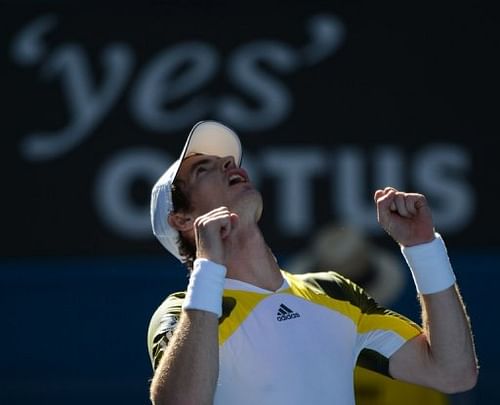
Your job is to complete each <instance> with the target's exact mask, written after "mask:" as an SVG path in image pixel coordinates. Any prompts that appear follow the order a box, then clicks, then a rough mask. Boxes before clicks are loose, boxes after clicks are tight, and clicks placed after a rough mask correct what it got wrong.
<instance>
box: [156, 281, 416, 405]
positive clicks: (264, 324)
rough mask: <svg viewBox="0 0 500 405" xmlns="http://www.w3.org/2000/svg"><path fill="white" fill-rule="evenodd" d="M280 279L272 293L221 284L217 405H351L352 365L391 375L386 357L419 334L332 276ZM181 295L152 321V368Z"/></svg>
mask: <svg viewBox="0 0 500 405" xmlns="http://www.w3.org/2000/svg"><path fill="white" fill-rule="evenodd" d="M283 276H284V278H285V281H284V283H283V285H282V287H281V288H280V289H278V290H277V291H268V290H264V289H261V288H258V287H255V286H253V285H250V284H247V283H244V282H241V281H237V280H232V279H226V281H225V287H224V294H223V304H222V308H223V314H222V316H221V318H220V320H219V361H220V367H219V378H218V382H217V387H216V392H215V399H214V404H231V405H232V404H238V405H246V404H249V405H250V404H252V405H255V404H259V405H265V404H272V405H279V404H287V405H290V404H339V405H352V404H354V388H353V370H354V367H355V365H356V363H358V365H361V366H363V367H366V368H369V369H371V370H374V371H377V372H379V373H382V374H385V375H388V364H389V362H388V360H389V358H390V356H391V355H392V354H393V353H394V352H396V351H397V350H398V349H399V348H400V347H401V346H402V345H403V344H404V343H405V342H406V341H407V340H409V339H411V338H413V337H415V336H417V335H418V334H420V333H421V329H420V327H419V326H418V325H416V324H415V323H413V322H411V321H410V320H408V319H406V318H405V317H403V316H401V315H399V314H396V313H394V312H392V311H389V310H387V309H384V308H381V307H380V306H378V305H377V304H376V302H375V301H374V300H373V299H372V298H371V297H369V296H368V295H367V294H366V293H365V292H364V291H363V290H362V289H361V288H360V287H358V286H357V285H355V284H354V283H352V282H351V281H349V280H347V279H346V278H344V277H342V276H340V275H339V274H337V273H334V272H325V273H309V274H302V275H292V274H289V273H286V272H283ZM184 296H185V293H175V294H172V295H170V296H169V297H168V298H167V299H166V300H165V301H164V302H163V303H162V304H161V305H160V307H159V308H158V309H157V310H156V312H155V313H154V315H153V317H152V319H151V322H150V325H149V330H148V350H149V354H150V357H151V361H152V364H153V368H154V369H155V368H156V367H157V365H158V363H159V360H160V358H161V356H162V354H163V352H164V350H165V347H166V345H167V344H168V341H169V339H170V338H171V336H172V333H173V331H174V329H175V326H176V324H177V322H178V320H179V317H180V313H181V306H182V300H183V299H184Z"/></svg>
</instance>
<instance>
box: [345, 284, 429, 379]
mask: <svg viewBox="0 0 500 405" xmlns="http://www.w3.org/2000/svg"><path fill="white" fill-rule="evenodd" d="M353 289H354V294H355V295H357V299H358V306H359V308H360V310H361V313H360V316H359V319H358V323H357V341H356V352H357V353H359V356H358V365H360V366H361V367H364V368H368V369H370V370H372V371H376V372H378V373H381V374H384V375H387V376H390V374H389V358H390V357H391V356H392V355H393V354H394V353H395V352H396V351H397V350H398V349H399V348H400V347H401V346H403V344H405V343H406V342H407V341H408V340H410V339H413V338H414V337H415V336H418V335H420V334H421V333H422V329H421V327H420V326H419V325H417V324H416V323H415V322H413V321H411V320H410V319H408V318H406V317H405V316H403V315H401V314H398V313H396V312H394V311H391V310H389V309H387V308H384V307H382V306H380V305H379V304H378V303H377V302H376V301H375V300H374V299H373V298H372V297H370V296H369V295H368V294H367V293H366V292H365V291H364V290H363V289H362V288H360V287H358V286H356V285H353Z"/></svg>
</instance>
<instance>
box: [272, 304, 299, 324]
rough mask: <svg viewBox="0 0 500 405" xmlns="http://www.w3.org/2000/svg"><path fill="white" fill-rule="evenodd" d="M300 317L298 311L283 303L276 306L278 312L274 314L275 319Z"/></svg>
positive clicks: (283, 319) (282, 319) (285, 319)
mask: <svg viewBox="0 0 500 405" xmlns="http://www.w3.org/2000/svg"><path fill="white" fill-rule="evenodd" d="M293 318H300V314H299V313H298V312H293V311H292V310H291V309H290V308H288V307H287V306H286V305H285V304H281V305H280V307H279V308H278V313H277V314H276V319H277V320H278V321H280V322H281V321H287V320H288V319H293Z"/></svg>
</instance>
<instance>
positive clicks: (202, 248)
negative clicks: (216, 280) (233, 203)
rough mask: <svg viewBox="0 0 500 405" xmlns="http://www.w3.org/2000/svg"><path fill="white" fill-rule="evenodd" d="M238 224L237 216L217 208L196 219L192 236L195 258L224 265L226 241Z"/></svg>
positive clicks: (225, 209)
mask: <svg viewBox="0 0 500 405" xmlns="http://www.w3.org/2000/svg"><path fill="white" fill-rule="evenodd" d="M237 222H238V215H236V214H235V213H233V212H230V211H229V209H228V208H227V207H219V208H216V209H215V210H212V211H209V212H207V213H206V214H203V215H201V216H199V217H198V218H196V220H195V221H194V235H195V241H196V258H197V259H202V258H203V259H208V260H210V261H212V262H215V263H219V264H222V265H225V264H226V253H227V252H226V245H227V243H226V241H227V239H228V238H229V237H230V235H231V232H232V231H233V230H234V228H235V226H236V225H237Z"/></svg>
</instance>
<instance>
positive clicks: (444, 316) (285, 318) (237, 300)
mask: <svg viewBox="0 0 500 405" xmlns="http://www.w3.org/2000/svg"><path fill="white" fill-rule="evenodd" d="M241 157H242V148H241V144H240V140H239V138H238V136H237V135H236V133H235V132H234V131H233V130H231V129H230V128H228V127H226V126H224V125H222V124H220V123H218V122H214V121H203V122H200V123H197V124H196V125H195V126H194V127H193V129H192V130H191V132H190V134H189V137H188V139H187V141H186V144H185V146H184V149H183V151H182V153H181V156H180V158H179V159H178V160H177V161H176V162H175V163H174V164H173V165H172V166H171V167H170V168H168V170H167V171H166V172H165V173H164V174H163V176H162V177H161V178H160V179H159V180H158V182H157V183H156V185H155V186H154V188H153V191H152V199H151V220H152V227H153V232H154V234H155V235H156V237H157V238H158V240H159V241H160V242H161V243H162V245H163V246H164V247H165V248H166V249H167V250H168V251H169V252H170V253H172V254H173V255H174V256H175V257H177V258H178V259H179V260H181V261H182V262H184V263H185V264H186V265H187V267H188V268H189V271H190V277H189V282H188V285H187V290H186V292H179V293H174V294H171V295H170V296H168V297H167V298H166V299H165V301H164V302H163V303H162V304H161V305H160V307H159V308H158V309H157V310H156V312H155V313H154V315H153V317H152V319H151V322H150V325H149V330H148V349H149V353H150V356H151V361H152V365H153V369H154V376H153V379H152V383H151V400H152V402H153V403H154V404H196V405H199V404H212V403H214V404H230V405H234V404H238V405H244V404H252V405H255V404H259V405H263V404H272V405H279V404H287V405H290V404H340V405H352V404H354V403H355V398H354V389H353V369H354V367H355V365H356V364H359V365H361V366H363V367H366V368H368V369H371V370H374V371H376V372H378V373H381V374H384V375H387V376H390V377H392V378H395V379H399V380H403V381H407V382H411V383H416V384H420V385H424V386H427V387H431V388H434V389H437V390H440V391H443V392H446V393H456V392H460V391H465V390H469V389H471V388H473V387H474V386H475V384H476V381H477V375H478V365H477V358H476V355H475V350H474V345H473V339H472V333H471V327H470V323H469V319H468V316H467V314H466V311H465V308H464V305H463V303H462V299H461V297H460V294H459V292H458V287H457V284H456V278H455V275H454V272H453V269H452V266H451V264H450V261H449V258H448V255H447V252H446V248H445V244H444V242H443V239H442V237H441V236H440V235H439V234H438V233H437V232H436V231H435V229H434V225H433V221H432V216H431V210H430V208H429V206H428V204H427V201H426V198H425V197H424V196H423V195H422V194H416V193H406V192H402V191H398V190H396V189H394V188H392V187H387V188H385V189H383V190H377V191H376V192H375V194H374V201H375V204H376V208H377V217H378V221H379V223H380V225H381V226H382V228H383V229H385V231H386V232H387V233H388V234H389V235H390V236H391V237H392V238H393V239H394V240H395V241H396V242H397V243H398V244H399V246H400V247H401V251H402V254H403V255H404V257H405V259H406V262H407V263H408V267H409V270H410V271H411V273H412V275H413V279H414V281H415V285H416V290H417V292H418V294H419V297H420V303H421V307H422V319H423V321H422V325H421V326H420V325H417V324H416V323H414V322H412V321H410V320H409V319H407V318H405V317H403V316H401V315H399V314H396V313H394V312H392V311H390V310H388V309H385V308H382V307H381V306H379V305H378V304H377V303H376V302H375V301H374V300H373V299H372V298H371V297H370V296H368V295H367V294H366V293H365V292H364V291H363V290H362V289H361V288H359V287H358V286H357V285H355V284H354V283H352V282H351V281H349V280H348V279H346V278H344V277H342V276H340V275H339V274H337V273H335V272H333V271H332V272H323V273H310V274H304V275H292V274H289V273H287V272H286V271H284V270H283V269H281V267H280V265H279V263H278V262H277V261H276V258H275V256H274V255H273V253H272V251H271V250H270V248H269V247H268V245H267V244H266V241H265V239H264V236H263V234H262V232H261V231H260V229H259V225H258V222H259V219H260V217H261V214H262V209H263V202H262V197H261V194H260V193H259V191H258V190H257V189H256V188H255V187H254V186H253V185H252V183H251V181H250V179H249V177H248V174H247V173H246V171H245V170H244V169H242V168H241V167H240V164H241Z"/></svg>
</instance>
